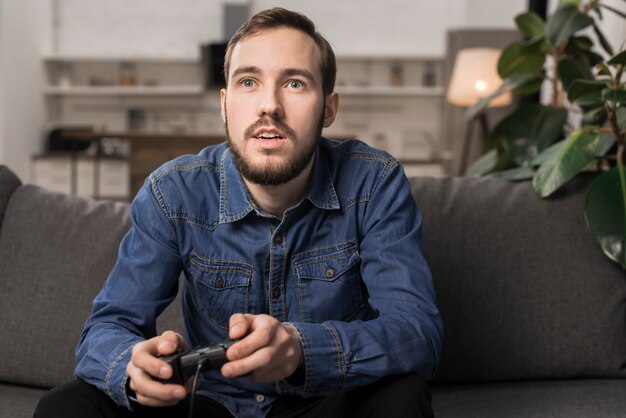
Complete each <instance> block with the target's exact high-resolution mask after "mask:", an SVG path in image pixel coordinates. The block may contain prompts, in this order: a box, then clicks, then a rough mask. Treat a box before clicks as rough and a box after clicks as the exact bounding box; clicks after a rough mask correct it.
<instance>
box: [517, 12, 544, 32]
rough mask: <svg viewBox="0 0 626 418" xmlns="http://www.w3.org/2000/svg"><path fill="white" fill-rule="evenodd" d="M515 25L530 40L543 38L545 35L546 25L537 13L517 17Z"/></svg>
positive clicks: (527, 13)
mask: <svg viewBox="0 0 626 418" xmlns="http://www.w3.org/2000/svg"><path fill="white" fill-rule="evenodd" d="M515 23H516V24H517V27H518V28H519V30H521V31H522V32H523V33H524V34H525V35H526V36H528V37H529V38H531V39H532V38H537V37H541V36H543V35H544V33H545V23H544V21H543V19H542V18H541V16H539V15H538V14H537V13H535V12H526V13H522V14H519V15H517V16H515Z"/></svg>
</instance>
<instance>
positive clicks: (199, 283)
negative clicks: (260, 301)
mask: <svg viewBox="0 0 626 418" xmlns="http://www.w3.org/2000/svg"><path fill="white" fill-rule="evenodd" d="M189 271H190V273H191V277H192V286H193V289H194V300H195V303H196V306H197V307H198V309H199V310H200V311H201V312H202V313H203V314H204V315H206V316H207V317H208V318H209V319H211V320H212V321H213V322H216V323H217V324H219V325H220V326H221V327H223V328H225V329H228V322H229V319H230V317H231V315H233V314H234V313H248V312H249V306H250V287H251V285H252V272H253V269H252V266H251V265H250V264H247V263H243V262H238V261H222V260H220V261H214V260H207V259H204V258H202V257H200V256H198V255H197V254H195V253H192V254H191V259H190V267H189Z"/></svg>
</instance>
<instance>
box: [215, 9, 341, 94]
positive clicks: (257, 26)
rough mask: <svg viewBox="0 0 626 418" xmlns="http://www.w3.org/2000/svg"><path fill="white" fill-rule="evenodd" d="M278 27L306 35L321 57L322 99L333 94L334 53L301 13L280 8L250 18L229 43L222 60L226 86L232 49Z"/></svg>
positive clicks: (335, 67) (334, 74)
mask: <svg viewBox="0 0 626 418" xmlns="http://www.w3.org/2000/svg"><path fill="white" fill-rule="evenodd" d="M279 27H287V28H292V29H296V30H299V31H301V32H304V33H306V34H307V35H309V36H310V37H311V38H313V40H314V41H315V43H316V44H317V46H318V48H319V49H320V52H321V55H322V62H321V63H320V67H321V68H320V69H321V72H322V89H323V91H324V94H325V95H328V94H330V93H332V92H333V90H334V89H335V78H336V75H337V63H336V62H335V53H334V52H333V48H332V47H331V46H330V43H328V41H327V40H326V38H324V37H323V36H322V35H321V34H320V33H319V32H318V31H317V29H316V28H315V24H314V23H313V22H312V21H311V19H309V18H308V17H306V16H305V15H303V14H302V13H297V12H293V11H291V10H287V9H283V8H282V7H274V8H271V9H267V10H263V11H261V12H259V13H257V14H255V15H254V16H252V17H251V18H250V19H249V20H248V21H247V22H246V23H244V24H243V25H241V27H240V28H239V29H238V30H237V32H236V33H235V34H234V35H233V37H232V38H231V39H230V41H229V42H228V46H227V47H226V54H225V56H224V79H225V81H226V85H227V86H228V72H229V70H230V58H231V56H232V54H233V49H234V48H235V45H237V44H238V43H239V42H241V41H242V40H244V39H246V38H247V37H249V36H252V35H254V34H256V33H258V32H260V31H262V30H266V29H275V28H279Z"/></svg>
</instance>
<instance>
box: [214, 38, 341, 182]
mask: <svg viewBox="0 0 626 418" xmlns="http://www.w3.org/2000/svg"><path fill="white" fill-rule="evenodd" d="M320 62H321V53H320V51H319V48H318V47H317V45H316V44H315V42H314V41H313V39H311V38H310V37H309V36H308V35H306V34H304V33H303V32H300V31H298V30H294V29H289V28H278V29H271V30H265V31H261V32H259V33H257V34H255V35H252V36H251V37H248V38H246V39H244V40H243V41H241V42H239V43H238V44H237V45H236V46H235V47H234V48H233V52H232V55H231V63H230V74H229V75H228V87H227V89H223V90H222V91H221V92H220V97H221V105H222V119H223V120H224V123H225V125H226V135H227V137H228V140H229V143H230V147H231V150H232V152H233V156H234V159H235V162H236V164H237V167H238V168H239V170H240V172H241V173H242V175H243V176H244V178H246V179H247V180H249V181H251V182H253V183H257V184H263V185H277V184H283V183H286V182H288V181H289V180H291V179H293V178H295V177H296V176H298V175H299V174H300V173H302V172H303V171H304V169H305V168H307V166H308V165H309V163H310V161H311V159H312V157H313V154H314V153H315V148H316V144H317V140H318V138H319V137H320V135H321V131H322V127H324V126H329V125H330V124H331V123H332V121H333V120H334V116H335V110H334V109H336V102H337V100H336V95H334V94H333V95H329V98H330V101H331V102H332V103H331V106H332V108H331V109H330V111H328V106H327V104H326V100H325V97H324V94H323V92H322V75H321V70H320ZM333 96H335V97H333Z"/></svg>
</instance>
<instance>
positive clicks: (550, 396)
mask: <svg viewBox="0 0 626 418" xmlns="http://www.w3.org/2000/svg"><path fill="white" fill-rule="evenodd" d="M432 389H433V390H432V394H433V402H432V405H433V411H434V412H435V416H436V417H437V418H484V417H507V418H529V417H541V418H549V417H553V418H556V417H562V418H589V417H603V418H618V417H619V418H621V417H623V416H624V411H626V396H624V394H625V393H626V380H624V379H621V380H619V379H604V380H600V379H598V380H575V379H573V380H567V381H535V382H519V383H508V384H473V385H444V386H435V387H433V388H432Z"/></svg>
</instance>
